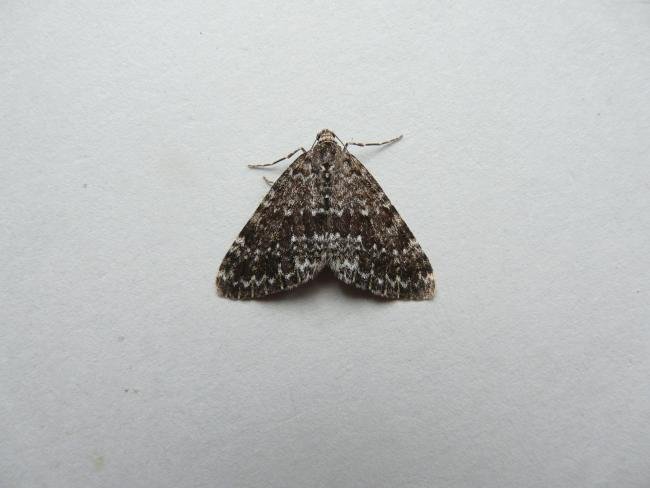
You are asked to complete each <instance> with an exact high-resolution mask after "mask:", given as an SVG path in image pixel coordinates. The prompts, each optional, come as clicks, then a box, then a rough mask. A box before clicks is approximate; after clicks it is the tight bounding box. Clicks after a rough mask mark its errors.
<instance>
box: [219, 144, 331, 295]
mask: <svg viewBox="0 0 650 488" xmlns="http://www.w3.org/2000/svg"><path fill="white" fill-rule="evenodd" d="M317 176H318V175H317V173H316V172H314V171H312V165H311V162H310V159H309V157H308V156H307V155H304V154H303V155H302V156H300V157H299V158H297V159H296V160H295V161H294V162H293V163H292V164H291V165H290V166H289V167H288V168H287V169H286V170H285V171H284V173H282V175H281V176H280V177H279V178H278V179H277V180H276V182H275V183H274V185H273V187H272V188H271V189H270V190H269V192H268V193H267V195H266V196H265V197H264V200H262V203H261V204H260V206H259V207H258V208H257V210H256V211H255V213H254V214H253V216H252V217H251V219H250V220H249V221H248V223H247V224H246V225H245V226H244V228H243V229H242V231H241V232H240V233H239V236H238V237H237V239H236V240H235V242H234V243H233V245H232V247H231V248H230V249H229V250H228V252H227V254H226V256H225V258H224V259H223V262H222V263H221V267H220V268H219V272H218V273H217V290H218V292H219V294H220V295H222V296H225V297H228V298H235V299H248V298H258V297H263V296H266V295H270V294H272V293H276V292H279V291H282V290H287V289H290V288H295V287H296V286H298V285H300V284H302V283H304V282H306V281H309V280H310V279H312V278H313V277H314V276H315V275H316V274H317V273H318V272H319V271H320V270H321V269H322V268H323V267H324V266H325V264H326V249H325V242H324V226H325V214H324V211H323V198H322V196H321V195H320V192H319V191H318V186H317V181H318V178H317Z"/></svg>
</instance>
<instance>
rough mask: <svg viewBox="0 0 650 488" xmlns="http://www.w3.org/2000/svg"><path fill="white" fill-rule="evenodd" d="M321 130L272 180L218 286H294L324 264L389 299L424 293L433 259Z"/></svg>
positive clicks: (246, 294) (343, 148)
mask: <svg viewBox="0 0 650 488" xmlns="http://www.w3.org/2000/svg"><path fill="white" fill-rule="evenodd" d="M401 138H402V136H399V137H397V138H395V139H391V140H389V141H385V142H380V143H366V144H363V143H355V142H349V143H345V144H343V142H342V141H341V140H340V139H339V138H338V137H337V136H336V135H335V134H334V133H333V132H332V131H330V130H328V129H324V130H322V131H320V132H319V133H318V134H317V136H316V140H315V141H314V143H313V144H312V146H311V148H310V149H309V150H305V149H304V148H299V149H297V150H296V151H294V152H292V153H290V154H289V155H287V156H286V157H284V158H281V159H279V160H277V161H274V162H272V163H268V164H258V165H249V166H250V167H254V168H259V167H263V166H271V165H274V164H277V163H279V162H281V161H283V160H285V159H289V158H291V157H292V156H294V155H295V154H296V153H298V152H301V154H300V156H298V157H297V158H296V159H295V160H294V161H293V162H292V163H291V164H290V165H289V167H288V168H287V169H286V170H285V171H284V172H283V173H282V174H281V175H280V177H279V178H278V179H277V180H276V181H275V183H273V185H272V187H271V189H270V190H269V192H268V193H267V194H266V196H265V197H264V199H263V200H262V203H261V204H260V205H259V207H258V208H257V210H256V211H255V213H254V214H253V216H252V217H251V218H250V220H249V221H248V223H247V224H246V225H245V226H244V228H243V229H242V231H241V232H240V233H239V236H238V237H237V238H236V239H235V242H234V243H233V244H232V246H231V247H230V249H229V250H228V252H227V253H226V256H225V258H224V259H223V262H222V263H221V266H220V268H219V271H218V273H217V280H216V284H217V290H218V292H219V294H220V295H221V296H224V297H227V298H232V299H254V298H260V297H265V296H267V295H271V294H273V293H277V292H281V291H284V290H290V289H292V288H295V287H297V286H299V285H301V284H303V283H306V282H307V281H309V280H311V279H312V278H314V276H316V275H317V274H318V273H319V272H320V271H321V270H323V269H324V268H326V267H327V268H329V269H331V270H332V272H333V273H334V275H335V276H336V277H337V278H338V279H340V280H341V281H343V282H344V283H347V284H350V285H353V286H355V287H357V288H360V289H362V290H368V291H370V292H371V293H373V294H375V295H379V296H381V297H384V298H387V299H410V300H425V299H430V298H432V297H433V292H434V288H435V284H434V279H433V270H432V268H431V264H430V262H429V259H428V258H427V256H426V255H425V254H424V252H423V251H422V248H421V247H420V245H419V244H418V242H417V241H416V240H415V237H414V236H413V233H412V232H411V230H410V229H409V228H408V226H407V225H406V223H405V222H404V221H403V220H402V218H401V217H400V215H399V214H398V213H397V210H395V207H393V205H392V204H391V202H390V200H389V199H388V197H387V196H386V194H385V193H384V191H383V190H382V189H381V187H380V186H379V184H378V183H377V181H376V180H375V179H374V178H373V177H372V175H371V174H370V172H369V171H368V170H367V169H366V168H365V167H364V166H363V164H361V162H360V161H359V160H358V159H357V158H356V157H354V156H353V155H352V154H351V153H350V152H349V151H348V146H351V145H357V146H374V145H382V144H390V143H392V142H396V141H398V140H400V139H401Z"/></svg>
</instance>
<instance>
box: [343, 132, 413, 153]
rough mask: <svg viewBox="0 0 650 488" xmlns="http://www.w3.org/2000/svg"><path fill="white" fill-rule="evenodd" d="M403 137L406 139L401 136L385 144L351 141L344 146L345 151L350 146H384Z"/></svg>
mask: <svg viewBox="0 0 650 488" xmlns="http://www.w3.org/2000/svg"><path fill="white" fill-rule="evenodd" d="M402 137H404V136H402V135H400V136H397V137H395V138H394V139H390V140H388V141H384V142H351V141H350V142H346V143H345V144H344V145H343V149H344V150H346V149H347V148H348V146H362V147H365V146H383V145H384V144H392V143H393V142H397V141H399V140H400V139H401V138H402Z"/></svg>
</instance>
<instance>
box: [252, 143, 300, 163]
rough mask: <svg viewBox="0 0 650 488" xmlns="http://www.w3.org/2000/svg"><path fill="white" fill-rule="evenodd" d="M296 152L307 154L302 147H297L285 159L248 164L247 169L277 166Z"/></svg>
mask: <svg viewBox="0 0 650 488" xmlns="http://www.w3.org/2000/svg"><path fill="white" fill-rule="evenodd" d="M298 151H302V152H303V154H304V153H306V152H307V151H306V150H305V148H304V147H299V148H298V149H296V150H295V151H293V152H290V153H289V154H287V155H286V156H285V157H283V158H280V159H278V160H277V161H273V162H272V163H265V164H249V165H248V167H249V168H262V167H264V166H273V165H274V164H278V163H279V162H280V161H284V160H285V159H289V158H290V157H291V156H293V155H294V154H296V153H297V152H298Z"/></svg>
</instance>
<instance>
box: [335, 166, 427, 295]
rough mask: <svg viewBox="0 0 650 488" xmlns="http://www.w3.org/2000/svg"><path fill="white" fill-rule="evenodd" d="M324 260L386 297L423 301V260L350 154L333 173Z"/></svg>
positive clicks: (404, 227) (402, 224)
mask: <svg viewBox="0 0 650 488" xmlns="http://www.w3.org/2000/svg"><path fill="white" fill-rule="evenodd" d="M330 219H331V220H330V228H329V230H330V232H331V237H330V240H331V242H330V254H329V259H328V265H329V267H330V268H331V269H332V271H333V272H334V274H335V275H336V276H337V277H338V278H339V279H340V280H342V281H344V282H345V283H348V284H352V285H354V286H356V287H357V288H361V289H363V290H369V291H371V292H372V293H374V294H375V295H380V296H382V297H386V298H391V299H411V300H425V299H429V298H431V297H433V292H434V288H435V284H434V280H433V270H432V268H431V263H429V259H428V258H427V256H426V255H425V254H424V251H422V248H421V247H420V245H419V244H418V242H417V241H416V240H415V237H413V233H412V232H411V230H410V229H409V228H408V226H407V225H406V223H405V222H404V221H403V220H402V218H401V217H400V215H399V214H398V213H397V210H395V207H393V205H392V204H391V203H390V200H389V199H388V197H387V196H386V194H385V193H384V191H383V190H382V189H381V187H380V186H379V184H378V183H377V181H376V180H375V179H374V178H373V176H372V175H371V174H370V172H369V171H368V170H367V169H366V168H365V167H364V166H363V164H361V162H360V161H359V160H358V159H356V158H355V157H354V156H352V155H351V154H345V157H344V159H343V161H342V163H341V165H340V166H339V168H338V170H337V171H335V172H334V174H333V181H332V198H331V213H330Z"/></svg>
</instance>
